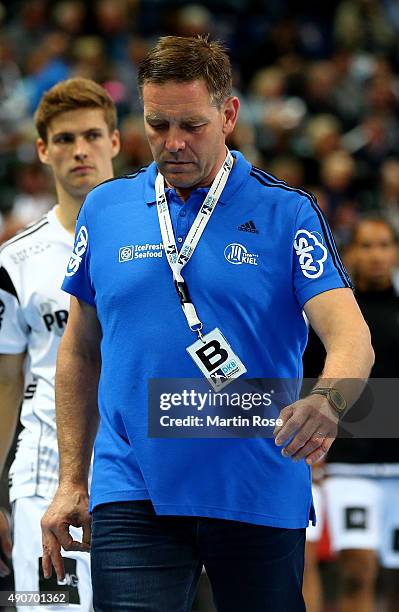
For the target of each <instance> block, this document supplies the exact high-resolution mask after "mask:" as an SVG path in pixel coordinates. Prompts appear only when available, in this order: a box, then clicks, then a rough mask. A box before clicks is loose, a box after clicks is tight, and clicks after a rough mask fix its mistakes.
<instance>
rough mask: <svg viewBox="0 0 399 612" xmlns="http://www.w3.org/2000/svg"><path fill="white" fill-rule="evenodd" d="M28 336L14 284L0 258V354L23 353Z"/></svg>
mask: <svg viewBox="0 0 399 612" xmlns="http://www.w3.org/2000/svg"><path fill="white" fill-rule="evenodd" d="M28 335H29V328H28V325H27V324H26V321H25V319H24V316H23V311H22V308H21V304H20V301H19V296H18V293H17V290H16V288H15V283H14V281H13V279H12V277H11V274H10V272H9V270H8V268H7V266H6V264H5V262H4V261H3V259H2V258H1V257H0V353H4V354H18V353H24V352H25V350H26V347H27V344H28Z"/></svg>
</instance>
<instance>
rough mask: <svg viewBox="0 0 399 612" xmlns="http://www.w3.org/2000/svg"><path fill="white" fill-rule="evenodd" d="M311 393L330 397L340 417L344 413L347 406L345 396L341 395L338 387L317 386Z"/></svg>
mask: <svg viewBox="0 0 399 612" xmlns="http://www.w3.org/2000/svg"><path fill="white" fill-rule="evenodd" d="M309 395H324V397H326V398H327V399H328V401H329V404H330V406H331V408H333V409H334V411H335V412H336V413H337V415H338V416H339V417H341V416H342V415H343V414H344V412H345V410H346V408H347V403H346V400H345V398H344V397H343V396H342V395H341V393H340V392H339V391H338V389H335V388H334V387H329V388H324V387H316V388H315V389H312V391H311V392H310V393H309Z"/></svg>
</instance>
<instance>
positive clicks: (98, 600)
mask: <svg viewBox="0 0 399 612" xmlns="http://www.w3.org/2000/svg"><path fill="white" fill-rule="evenodd" d="M92 527H93V529H92V547H91V557H92V566H91V571H92V581H93V593H94V609H95V610H96V612H114V611H115V612H117V611H122V612H124V611H126V612H128V611H129V610H136V611H140V612H189V611H190V610H191V606H192V602H193V599H194V595H195V591H196V587H197V583H198V580H199V576H200V573H201V569H202V565H204V566H205V569H206V571H207V574H208V577H209V580H210V582H211V585H212V591H213V597H214V601H215V606H216V608H217V610H218V612H269V611H270V612H277V611H278V612H304V611H305V604H304V601H303V597H302V578H303V564H304V546H305V529H279V528H274V527H262V526H258V525H251V524H249V523H241V522H238V521H228V520H222V519H210V518H201V517H186V516H183V517H181V516H178V517H176V516H157V515H156V514H155V512H154V509H153V506H152V504H151V502H150V501H148V500H143V501H131V502H116V503H109V504H103V505H101V506H97V508H95V510H94V512H93V526H92Z"/></svg>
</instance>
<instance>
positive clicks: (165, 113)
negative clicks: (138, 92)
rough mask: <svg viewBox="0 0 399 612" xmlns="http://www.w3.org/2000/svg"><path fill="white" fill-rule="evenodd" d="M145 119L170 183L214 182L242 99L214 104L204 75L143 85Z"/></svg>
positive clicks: (159, 163)
mask: <svg viewBox="0 0 399 612" xmlns="http://www.w3.org/2000/svg"><path fill="white" fill-rule="evenodd" d="M143 101H144V124H145V131H146V134H147V138H148V142H149V144H150V147H151V151H152V155H153V157H154V160H155V162H156V163H157V166H158V169H159V171H160V172H161V173H162V174H163V176H164V177H165V179H166V181H167V183H168V184H169V185H172V186H173V187H176V188H178V189H180V190H183V191H184V190H185V189H187V190H190V189H192V188H193V187H200V186H206V185H209V184H210V183H211V182H212V180H213V179H214V177H215V175H216V173H217V171H218V170H219V168H220V166H221V165H222V163H223V160H224V158H225V156H226V148H225V140H226V137H227V136H228V134H230V133H231V132H232V131H233V129H234V126H235V123H236V120H237V115H238V109H239V101H238V98H235V97H230V98H228V99H227V100H226V101H225V102H224V103H223V104H222V105H221V107H220V108H218V107H216V106H215V105H213V104H212V103H211V98H210V95H209V93H208V90H207V88H206V85H205V82H204V81H203V80H196V81H190V82H188V83H177V82H175V81H170V82H168V83H165V84H162V85H159V84H155V83H151V82H148V83H146V84H145V85H144V87H143Z"/></svg>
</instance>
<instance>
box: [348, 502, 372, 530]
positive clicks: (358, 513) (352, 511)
mask: <svg viewBox="0 0 399 612" xmlns="http://www.w3.org/2000/svg"><path fill="white" fill-rule="evenodd" d="M345 527H346V529H366V527H367V508H360V507H359V508H357V507H352V508H345Z"/></svg>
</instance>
